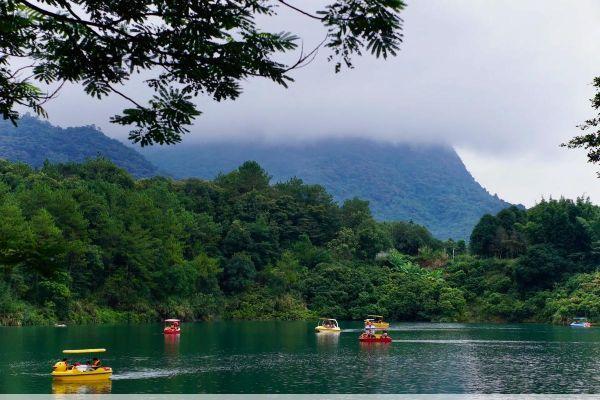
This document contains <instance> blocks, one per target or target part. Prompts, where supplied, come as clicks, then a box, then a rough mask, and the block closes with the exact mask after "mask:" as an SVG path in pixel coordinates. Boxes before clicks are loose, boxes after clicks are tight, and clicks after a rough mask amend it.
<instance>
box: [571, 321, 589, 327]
mask: <svg viewBox="0 0 600 400" xmlns="http://www.w3.org/2000/svg"><path fill="white" fill-rule="evenodd" d="M569 326H571V327H573V328H591V327H592V324H590V323H589V322H573V323H572V324H570V325H569Z"/></svg>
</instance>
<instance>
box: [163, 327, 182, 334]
mask: <svg viewBox="0 0 600 400" xmlns="http://www.w3.org/2000/svg"><path fill="white" fill-rule="evenodd" d="M163 333H164V334H165V335H179V334H180V333H181V329H171V328H165V329H164V330H163Z"/></svg>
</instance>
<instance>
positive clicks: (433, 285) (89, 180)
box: [0, 159, 600, 325]
mask: <svg viewBox="0 0 600 400" xmlns="http://www.w3.org/2000/svg"><path fill="white" fill-rule="evenodd" d="M0 215H1V216H2V218H0V268H1V275H0V323H1V324H5V325H6V324H10V325H21V324H47V323H54V322H56V321H68V322H69V323H103V322H119V321H120V322H125V321H128V322H136V321H151V320H152V321H153V320H158V319H159V318H161V317H165V316H175V317H181V318H183V319H186V320H194V319H211V318H217V317H219V318H233V319H259V318H269V319H299V318H313V317H316V316H317V315H318V314H321V315H329V316H333V317H336V318H338V319H341V320H343V319H360V318H362V317H364V315H365V314H369V313H382V314H384V315H386V316H387V317H389V318H390V319H392V320H411V321H414V320H418V321H495V320H498V321H500V320H504V321H548V322H549V321H553V322H565V321H567V320H568V319H569V318H571V317H573V316H587V317H590V318H591V319H596V320H597V319H599V318H600V290H599V289H598V288H599V287H600V285H598V282H599V281H600V276H599V274H598V273H597V272H596V266H597V265H598V261H599V256H598V254H599V252H598V249H597V243H598V240H599V239H600V228H599V227H600V208H599V207H597V206H594V205H592V204H590V203H589V202H587V201H584V200H578V201H577V202H572V201H569V200H560V201H554V200H552V201H545V202H543V203H541V204H539V205H537V206H536V207H533V208H532V209H530V210H527V211H524V210H520V209H518V208H516V207H512V208H509V209H507V210H503V211H502V212H500V213H499V214H498V215H497V216H491V215H487V216H485V217H483V218H482V219H481V221H480V222H479V224H478V225H477V227H476V228H475V230H474V231H473V233H472V236H471V237H472V238H471V254H467V248H466V245H465V242H462V241H461V242H453V241H447V242H441V241H439V240H436V239H434V238H433V237H432V236H431V234H430V233H429V232H428V231H427V230H426V229H425V228H423V227H421V226H418V225H415V224H412V223H405V222H386V223H382V222H376V221H375V220H374V218H373V217H372V215H371V212H370V210H369V207H368V203H366V202H365V201H362V200H359V199H352V200H348V201H346V202H344V203H343V204H342V205H338V204H337V203H336V202H334V201H333V199H332V197H331V196H330V195H329V194H328V193H327V192H326V191H325V190H324V188H323V187H321V186H317V185H307V184H304V183H303V182H302V181H301V180H299V179H292V180H289V181H286V182H283V183H278V184H271V183H270V181H269V177H268V174H267V172H266V171H264V170H263V169H262V168H261V167H260V166H259V165H258V164H256V163H254V162H247V163H244V164H243V165H242V166H240V167H239V168H237V169H236V170H234V171H232V172H230V173H228V174H225V175H221V176H219V177H218V178H217V179H215V180H214V181H204V180H198V179H188V180H181V181H176V180H172V179H167V178H162V177H155V178H151V179H144V180H138V181H136V180H134V179H133V178H132V177H131V176H130V175H129V174H127V173H126V172H125V171H124V170H122V169H119V168H117V167H115V166H114V165H113V164H112V163H111V162H109V161H107V160H106V159H94V160H90V161H87V162H86V163H83V164H62V165H54V164H46V165H44V166H43V167H42V168H40V169H39V170H34V169H32V168H30V167H28V166H26V165H23V164H17V163H11V162H8V161H0Z"/></svg>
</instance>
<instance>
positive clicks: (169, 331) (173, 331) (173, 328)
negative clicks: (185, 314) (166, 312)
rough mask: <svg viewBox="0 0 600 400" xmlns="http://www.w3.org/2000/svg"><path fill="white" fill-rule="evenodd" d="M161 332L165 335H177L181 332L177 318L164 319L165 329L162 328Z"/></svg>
mask: <svg viewBox="0 0 600 400" xmlns="http://www.w3.org/2000/svg"><path fill="white" fill-rule="evenodd" d="M163 333H164V334H165V335H179V334H180V333H181V327H180V326H179V320H178V319H174V318H170V319H165V329H163Z"/></svg>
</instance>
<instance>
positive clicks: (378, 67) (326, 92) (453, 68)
mask: <svg viewBox="0 0 600 400" xmlns="http://www.w3.org/2000/svg"><path fill="white" fill-rule="evenodd" d="M299 3H300V4H304V5H306V7H308V8H310V5H314V4H315V2H313V1H312V0H303V1H299ZM403 17H404V20H405V32H404V33H405V42H404V44H403V46H402V51H401V52H400V54H399V56H398V57H396V58H393V59H389V60H387V61H383V60H376V59H374V58H372V57H363V58H357V59H355V61H356V68H355V69H353V70H346V71H344V72H343V73H341V74H334V72H333V65H332V64H330V63H328V62H327V61H326V54H325V53H323V52H321V54H319V56H318V58H317V59H316V60H315V62H314V63H312V64H311V65H309V66H308V67H306V68H303V69H301V70H298V71H295V72H294V73H293V76H294V78H295V79H296V82H295V83H294V84H292V86H291V87H290V88H289V89H284V88H282V87H278V86H276V85H275V84H273V83H272V82H270V81H267V80H257V79H253V80H249V81H248V82H246V83H245V84H244V93H243V95H242V96H241V97H240V98H239V99H238V100H236V101H235V102H231V101H227V102H222V103H215V102H212V101H211V100H210V99H207V98H199V99H198V103H199V105H200V108H201V109H202V110H203V111H204V114H203V116H201V117H200V118H199V119H198V120H197V122H196V124H195V126H194V127H193V129H192V133H191V134H189V136H188V137H186V139H185V141H184V143H183V144H182V145H185V143H191V142H196V141H204V140H212V139H215V138H238V137H241V136H243V137H253V138H261V139H268V140H286V141H287V140H311V139H315V138H319V137H324V136H346V135H348V136H364V137H373V138H378V139H385V140H390V141H418V142H434V143H445V144H450V145H453V146H455V147H458V148H459V149H461V154H463V156H464V157H465V160H466V163H467V166H468V167H469V168H470V169H471V171H472V172H473V173H474V175H475V176H476V177H477V176H478V175H480V176H482V177H483V178H482V179H483V180H486V181H487V182H484V183H485V184H486V186H488V189H489V190H490V191H492V192H495V191H498V193H499V194H500V195H501V196H502V195H503V194H504V193H511V194H510V200H512V201H515V202H519V201H524V202H526V203H530V201H525V200H520V199H519V193H515V192H514V190H512V189H511V188H514V187H518V188H519V189H518V190H519V191H520V193H522V197H523V198H527V199H530V198H533V197H535V196H538V194H539V193H541V189H539V190H538V189H536V190H537V191H535V192H533V191H531V190H530V189H528V188H527V185H526V184H525V182H526V179H525V178H523V180H522V183H523V185H516V183H515V179H514V175H513V176H512V177H503V176H501V175H498V174H489V173H485V172H483V171H488V172H489V168H488V167H489V166H490V165H495V166H497V167H498V168H500V169H506V170H511V171H512V172H513V173H517V172H518V173H519V174H522V175H523V176H527V177H529V178H527V179H533V177H539V174H543V173H544V171H547V172H549V171H555V169H556V168H555V167H556V166H557V165H560V168H561V171H562V172H561V174H563V173H564V178H565V179H564V180H563V183H564V186H561V185H558V184H556V185H550V183H551V182H550V181H548V184H549V185H550V187H551V189H548V190H549V191H550V192H551V193H553V194H554V195H555V196H558V195H560V194H561V190H562V189H561V188H566V187H567V186H569V187H571V186H576V187H577V188H580V190H581V192H584V191H586V190H585V189H586V188H587V187H589V186H590V185H594V183H595V182H596V181H595V177H593V176H592V177H591V178H590V168H589V167H588V166H587V165H585V157H584V156H583V155H581V154H580V153H577V152H573V153H570V154H569V155H566V153H567V152H568V150H566V149H561V148H559V147H558V146H559V144H560V143H562V142H564V141H566V140H568V139H569V137H570V136H572V135H574V134H576V132H577V130H576V128H575V125H577V124H578V123H580V122H581V121H583V120H584V119H586V118H587V117H590V116H591V115H593V112H592V110H591V108H590V104H589V101H588V99H589V98H590V97H591V96H592V93H593V92H592V87H591V84H590V83H591V80H592V78H593V77H594V76H595V75H598V74H600V69H599V68H598V66H599V65H600V52H598V51H597V44H598V43H600V24H598V23H597V21H599V20H600V3H598V2H597V1H596V0H580V1H577V2H572V1H566V0H562V1H552V2H548V1H546V0H530V1H527V2H523V1H519V0H510V1H508V0H504V1H494V2H490V1H486V2H483V1H465V0H453V1H441V0H440V1H413V2H410V3H409V5H408V7H407V9H406V11H405V13H404V15H403ZM264 23H265V26H266V28H268V29H271V30H273V31H281V30H289V31H292V32H295V33H298V34H300V36H301V37H303V39H304V45H305V47H307V48H308V47H310V46H311V45H314V44H316V43H318V42H319V41H320V40H322V38H323V35H324V34H325V31H324V30H323V28H322V27H321V26H320V25H319V24H318V23H315V22H314V21H310V20H307V19H305V18H301V17H299V16H298V15H296V14H294V13H293V12H292V11H289V10H282V13H281V15H280V16H278V17H277V18H275V19H268V20H265V21H264ZM293 56H294V55H290V57H293ZM288 60H289V59H288ZM132 88H133V89H131V91H133V92H134V94H135V95H137V96H143V95H144V94H145V92H144V91H143V90H142V89H141V85H139V84H134V85H132ZM123 106H125V103H123V102H122V101H121V100H120V99H111V100H110V101H105V102H97V101H94V100H92V99H89V98H87V97H85V96H84V95H82V94H81V93H80V92H79V89H78V88H69V89H68V90H67V93H66V95H65V94H64V93H63V95H62V97H61V99H60V100H58V101H56V102H55V103H53V104H52V105H51V106H50V107H49V110H50V112H51V115H52V118H51V120H52V121H53V122H58V123H60V124H62V125H77V124H82V123H85V124H87V123H96V124H97V125H99V126H101V127H102V128H103V129H104V131H105V132H107V133H108V134H110V135H113V136H118V137H121V138H124V137H126V130H124V129H123V128H121V127H115V126H113V125H110V124H109V123H108V119H109V117H110V116H111V115H113V114H115V113H117V112H119V111H120V109H121V108H122V107H123ZM74 109H76V110H77V113H74V112H73V110H74ZM558 159H559V160H560V162H559V163H556V162H555V160H558ZM518 163H522V164H521V165H522V166H524V167H525V166H527V165H532V164H535V165H536V174H535V175H532V171H531V170H529V171H528V169H527V168H523V169H521V170H519V171H516V170H514V168H513V167H514V165H518ZM545 168H546V169H545ZM591 175H593V174H591ZM484 176H487V178H485V177H484ZM568 176H571V178H572V179H571V180H572V182H569V183H568V185H567V183H566V180H567V177H568ZM537 181H538V182H540V183H541V182H546V180H543V179H542V180H539V179H538V180H537ZM511 185H516V186H511ZM595 186H598V185H597V184H595ZM568 191H569V193H571V192H573V191H572V190H570V189H569V190H568ZM513 193H514V194H513ZM596 194H597V195H598V197H597V198H598V199H600V193H596ZM596 194H594V196H596ZM507 196H508V195H507Z"/></svg>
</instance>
